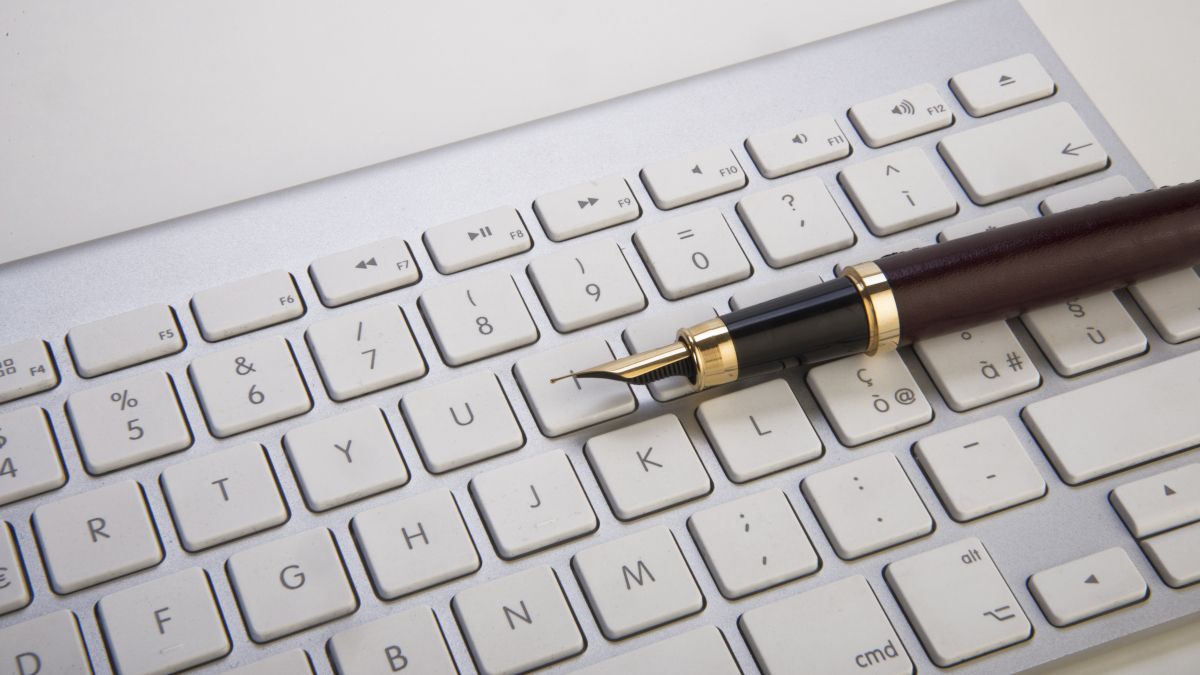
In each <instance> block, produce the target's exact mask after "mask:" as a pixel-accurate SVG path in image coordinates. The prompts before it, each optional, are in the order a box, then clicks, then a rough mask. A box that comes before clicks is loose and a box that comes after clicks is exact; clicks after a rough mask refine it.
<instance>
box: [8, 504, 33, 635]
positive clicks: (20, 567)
mask: <svg viewBox="0 0 1200 675" xmlns="http://www.w3.org/2000/svg"><path fill="white" fill-rule="evenodd" d="M0 527H2V528H3V531H2V532H0V615H3V614H8V613H9V612H15V611H16V610H18V609H21V608H22V607H24V606H26V605H28V604H29V602H30V601H31V600H33V595H32V594H31V593H30V592H29V580H28V579H27V578H26V577H25V565H24V563H22V562H21V551H20V549H18V548H17V542H16V540H15V539H13V532H12V526H11V525H9V524H8V523H3V524H2V525H0Z"/></svg>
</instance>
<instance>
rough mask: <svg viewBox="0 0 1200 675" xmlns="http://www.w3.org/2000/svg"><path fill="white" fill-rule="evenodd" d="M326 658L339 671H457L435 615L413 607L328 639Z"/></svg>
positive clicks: (451, 674) (366, 674)
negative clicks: (327, 655)
mask: <svg viewBox="0 0 1200 675" xmlns="http://www.w3.org/2000/svg"><path fill="white" fill-rule="evenodd" d="M329 659H330V660H331V661H333V667H334V668H336V669H337V672H338V674H339V675H375V674H376V673H399V672H404V671H405V670H408V669H409V668H412V669H413V670H412V671H410V672H419V673H426V674H428V675H458V669H457V668H455V667H454V659H453V658H452V657H451V656H450V650H449V648H447V647H446V638H445V637H443V636H442V628H441V626H439V625H438V620H437V617H436V616H434V614H433V610H432V609H430V608H428V607H414V608H412V609H408V610H405V611H403V612H401V613H399V614H391V615H388V616H386V617H384V618H382V619H377V620H375V621H372V622H371V623H367V624H363V625H361V626H355V627H354V628H351V629H349V630H345V631H342V632H341V633H338V634H337V635H334V636H333V638H332V639H330V640H329Z"/></svg>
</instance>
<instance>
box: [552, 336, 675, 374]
mask: <svg viewBox="0 0 1200 675" xmlns="http://www.w3.org/2000/svg"><path fill="white" fill-rule="evenodd" d="M695 373H696V367H695V364H694V363H693V362H692V353H691V351H690V350H688V348H687V346H685V345H684V344H683V342H673V343H671V344H669V345H667V346H665V347H659V348H658V349H652V350H650V351H648V352H641V353H640V354H633V355H632V356H626V357H624V358H620V359H617V360H616V361H609V362H608V363H602V364H600V365H598V366H593V367H591V368H587V369H585V370H576V371H575V372H573V373H569V374H567V375H560V376H558V377H555V378H552V379H551V380H550V382H551V383H554V382H558V381H560V380H565V379H567V378H570V377H595V378H601V379H605V380H617V381H620V382H627V383H630V384H649V383H650V382H654V381H656V380H661V379H663V378H664V377H671V376H672V375H682V376H684V377H686V378H688V379H689V380H693V379H695Z"/></svg>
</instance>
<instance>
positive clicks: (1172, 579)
mask: <svg viewBox="0 0 1200 675" xmlns="http://www.w3.org/2000/svg"><path fill="white" fill-rule="evenodd" d="M1142 550H1144V551H1145V552H1146V557H1147V558H1149V559H1150V562H1152V563H1154V569H1156V570H1158V575H1159V576H1161V577H1162V579H1163V581H1165V582H1166V584H1167V585H1168V586H1170V587H1172V588H1183V587H1184V586H1187V585H1189V584H1194V583H1196V582H1197V581H1200V523H1192V524H1191V525H1188V526H1186V527H1181V528H1179V529H1177V530H1172V531H1170V532H1167V533H1166V534H1160V535H1158V536H1156V537H1151V538H1149V539H1144V540H1142Z"/></svg>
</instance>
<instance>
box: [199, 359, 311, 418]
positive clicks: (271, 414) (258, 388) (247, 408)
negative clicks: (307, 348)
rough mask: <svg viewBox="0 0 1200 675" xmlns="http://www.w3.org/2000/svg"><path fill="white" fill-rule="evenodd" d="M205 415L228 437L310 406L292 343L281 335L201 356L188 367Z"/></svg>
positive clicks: (307, 409) (293, 415)
mask: <svg viewBox="0 0 1200 675" xmlns="http://www.w3.org/2000/svg"><path fill="white" fill-rule="evenodd" d="M188 374H189V375H190V376H191V378H192V386H193V387H194V388H195V390H196V397H197V398H199V399H200V406H201V407H202V408H203V409H204V419H205V420H207V421H208V428H209V430H210V431H211V432H212V434H213V435H214V436H217V437H218V438H224V437H226V436H232V435H234V434H237V433H241V432H243V431H248V430H250V429H257V428H258V427H261V426H266V425H268V424H271V423H272V422H278V421H279V420H283V419H287V418H289V417H295V416H296V415H302V414H304V413H306V412H308V411H309V410H310V409H311V408H312V399H311V398H309V395H308V387H306V386H305V384H304V378H303V377H302V376H301V375H300V371H299V369H298V368H297V367H296V357H295V356H294V355H293V354H292V347H291V345H289V344H288V341H287V340H285V339H283V338H281V337H270V338H265V339H263V340H259V341H257V342H251V343H249V344H245V345H241V346H239V347H236V348H233V349H227V350H225V351H222V352H217V353H215V354H208V355H206V356H202V357H200V358H198V359H196V360H195V361H192V365H191V366H189V367H188Z"/></svg>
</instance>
